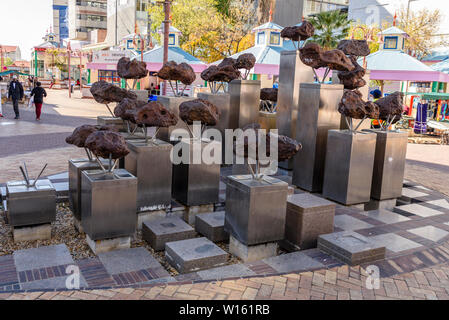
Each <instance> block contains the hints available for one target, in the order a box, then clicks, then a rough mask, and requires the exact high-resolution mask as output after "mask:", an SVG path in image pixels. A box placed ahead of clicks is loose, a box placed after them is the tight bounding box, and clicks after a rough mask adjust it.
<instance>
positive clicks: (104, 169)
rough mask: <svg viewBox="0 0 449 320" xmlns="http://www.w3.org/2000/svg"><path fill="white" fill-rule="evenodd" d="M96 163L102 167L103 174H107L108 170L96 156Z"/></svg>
mask: <svg viewBox="0 0 449 320" xmlns="http://www.w3.org/2000/svg"><path fill="white" fill-rule="evenodd" d="M95 161H97V163H98V165H99V166H100V168H101V170H103V172H106V168H105V167H104V166H103V164H102V163H101V161H100V159H98V157H97V156H95Z"/></svg>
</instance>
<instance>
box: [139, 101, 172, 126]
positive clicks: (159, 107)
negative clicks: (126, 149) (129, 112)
mask: <svg viewBox="0 0 449 320" xmlns="http://www.w3.org/2000/svg"><path fill="white" fill-rule="evenodd" d="M134 121H135V123H137V124H138V125H140V126H142V125H146V126H147V127H169V126H174V125H176V124H177V123H178V117H177V116H176V115H175V114H174V113H173V112H171V111H170V110H168V109H167V108H165V107H164V105H163V104H162V103H160V102H157V101H151V102H149V103H147V104H146V105H144V106H143V107H141V108H139V109H138V110H137V111H136V112H135V114H134Z"/></svg>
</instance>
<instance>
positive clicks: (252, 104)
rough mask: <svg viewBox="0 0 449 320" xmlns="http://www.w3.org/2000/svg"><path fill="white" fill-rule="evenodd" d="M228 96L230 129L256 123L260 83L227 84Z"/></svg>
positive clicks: (257, 81)
mask: <svg viewBox="0 0 449 320" xmlns="http://www.w3.org/2000/svg"><path fill="white" fill-rule="evenodd" d="M229 94H230V95H231V110H230V114H229V124H230V125H231V127H230V129H236V128H242V127H244V126H246V125H247V124H250V123H257V121H258V119H259V105H260V81H259V80H232V81H231V82H230V83H229Z"/></svg>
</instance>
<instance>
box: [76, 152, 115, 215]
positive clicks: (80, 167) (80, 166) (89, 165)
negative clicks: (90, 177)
mask: <svg viewBox="0 0 449 320" xmlns="http://www.w3.org/2000/svg"><path fill="white" fill-rule="evenodd" d="M102 164H103V166H104V167H105V168H108V166H109V162H108V161H102ZM98 169H100V166H99V165H98V162H96V161H89V159H71V160H69V203H70V209H71V210H72V212H73V215H74V216H75V218H76V219H77V220H81V172H83V171H85V170H98Z"/></svg>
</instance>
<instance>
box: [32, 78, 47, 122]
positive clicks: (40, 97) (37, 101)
mask: <svg viewBox="0 0 449 320" xmlns="http://www.w3.org/2000/svg"><path fill="white" fill-rule="evenodd" d="M41 85H42V84H41V83H40V82H39V81H38V82H36V87H35V88H34V89H33V90H32V91H31V97H33V99H34V106H35V107H36V120H37V121H40V120H41V112H42V104H43V103H44V97H47V92H46V91H45V89H44V88H42V86H41Z"/></svg>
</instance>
